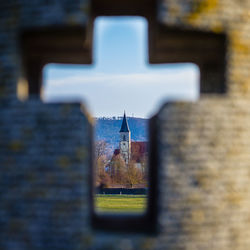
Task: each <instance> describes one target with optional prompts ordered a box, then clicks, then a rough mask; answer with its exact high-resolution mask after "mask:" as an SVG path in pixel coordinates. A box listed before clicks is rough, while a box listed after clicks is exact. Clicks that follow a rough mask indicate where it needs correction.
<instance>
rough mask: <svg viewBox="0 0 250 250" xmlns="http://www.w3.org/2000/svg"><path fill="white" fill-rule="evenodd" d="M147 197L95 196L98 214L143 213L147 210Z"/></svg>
mask: <svg viewBox="0 0 250 250" xmlns="http://www.w3.org/2000/svg"><path fill="white" fill-rule="evenodd" d="M146 201H147V196H146V195H119V194H118V195H105V194H104V195H103V194H98V195H96V196H95V206H96V211H97V212H110V213H112V212H115V213H119V212H120V213H143V212H145V209H146Z"/></svg>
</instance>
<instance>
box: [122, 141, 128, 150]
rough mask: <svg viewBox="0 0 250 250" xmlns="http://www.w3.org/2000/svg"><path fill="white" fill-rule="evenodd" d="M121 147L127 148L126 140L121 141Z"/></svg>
mask: <svg viewBox="0 0 250 250" xmlns="http://www.w3.org/2000/svg"><path fill="white" fill-rule="evenodd" d="M121 149H122V150H126V149H127V142H122V143H121Z"/></svg>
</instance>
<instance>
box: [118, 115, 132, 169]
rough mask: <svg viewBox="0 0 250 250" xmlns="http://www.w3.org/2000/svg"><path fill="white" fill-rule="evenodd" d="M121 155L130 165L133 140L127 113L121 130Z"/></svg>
mask: <svg viewBox="0 0 250 250" xmlns="http://www.w3.org/2000/svg"><path fill="white" fill-rule="evenodd" d="M120 153H121V155H122V157H123V159H124V161H125V162H126V164H128V163H129V160H130V155H131V139H130V130H129V127H128V122H127V117H126V114H125V111H124V116H123V120H122V126H121V129H120Z"/></svg>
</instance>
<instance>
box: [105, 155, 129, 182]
mask: <svg viewBox="0 0 250 250" xmlns="http://www.w3.org/2000/svg"><path fill="white" fill-rule="evenodd" d="M125 168H126V163H125V161H124V159H123V157H122V156H121V155H120V154H118V155H113V157H112V159H111V161H110V170H109V173H110V177H111V180H112V183H113V184H124V183H125V182H126V181H125Z"/></svg>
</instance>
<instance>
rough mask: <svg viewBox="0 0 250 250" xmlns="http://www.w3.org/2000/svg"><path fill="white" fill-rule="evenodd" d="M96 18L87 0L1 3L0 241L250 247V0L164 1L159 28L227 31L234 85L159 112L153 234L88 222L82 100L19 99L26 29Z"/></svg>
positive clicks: (10, 244)
mask: <svg viewBox="0 0 250 250" xmlns="http://www.w3.org/2000/svg"><path fill="white" fill-rule="evenodd" d="M88 20H89V2H88V1H87V0H75V1H70V0H61V1H59V0H54V1H41V0H35V1H26V0H21V1H16V0H10V1H1V2H0V249H10V250H14V249H126V250H128V249H220V250H224V249H225V250H226V249H227V250H228V249H249V248H250V202H249V201H250V186H249V183H250V142H249V138H250V109H249V106H250V105H249V104H250V101H249V97H250V76H249V72H250V35H249V34H250V1H249V0H244V1H238V0H210V1H209V0H203V1H201V0H189V1H186V0H179V1H176V0H165V1H163V0H162V1H160V2H159V3H158V22H159V23H161V24H163V25H166V26H168V27H174V28H189V29H194V30H198V31H211V32H214V33H224V34H226V36H227V39H228V40H227V47H226V57H227V65H226V84H227V85H226V87H227V91H226V93H225V94H223V95H213V94H210V95H201V98H200V100H199V101H198V102H197V103H170V104H166V105H165V106H164V107H163V108H162V109H161V110H160V112H159V113H158V115H157V129H158V137H157V144H158V166H155V167H158V173H159V176H158V183H157V189H158V191H159V197H158V201H157V202H158V204H159V211H158V225H157V226H158V229H159V233H158V235H152V236H149V235H143V234H139V233H138V234H132V235H130V234H117V233H116V234H115V233H110V232H109V233H108V232H105V231H98V232H96V231H94V230H93V229H92V228H91V224H90V220H89V218H90V216H89V213H90V209H89V206H90V204H89V188H90V187H89V178H90V173H89V162H90V159H91V155H90V137H91V125H90V120H91V119H90V118H89V115H88V114H87V113H86V111H84V108H83V107H81V105H80V104H44V103H43V102H42V101H40V98H39V97H38V96H36V95H34V96H33V95H30V96H29V99H28V100H26V101H20V100H19V99H18V98H17V83H18V82H20V81H21V80H22V78H23V75H22V70H23V65H22V60H21V48H20V46H19V45H20V44H19V38H20V37H19V36H20V32H21V31H22V30H25V29H31V28H32V29H33V30H36V29H38V28H46V27H61V28H64V27H68V28H70V27H75V26H82V27H86V26H87V22H88ZM181 42H182V43H184V44H185V41H181ZM184 80H185V79H184ZM22 86H25V85H19V88H22ZM20 91H21V92H22V90H20V89H19V92H20Z"/></svg>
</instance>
